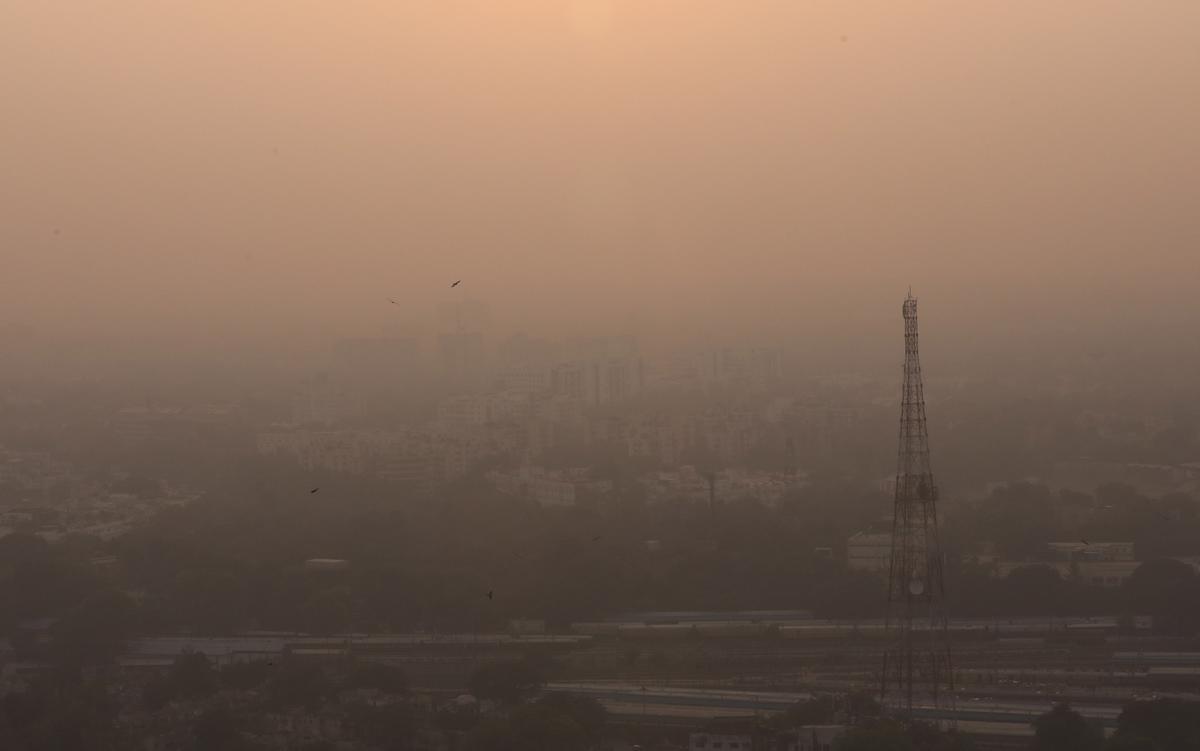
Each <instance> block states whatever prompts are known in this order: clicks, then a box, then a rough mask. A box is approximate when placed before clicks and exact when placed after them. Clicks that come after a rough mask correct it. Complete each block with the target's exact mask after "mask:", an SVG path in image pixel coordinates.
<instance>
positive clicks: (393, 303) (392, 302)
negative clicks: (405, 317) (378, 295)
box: [388, 297, 400, 305]
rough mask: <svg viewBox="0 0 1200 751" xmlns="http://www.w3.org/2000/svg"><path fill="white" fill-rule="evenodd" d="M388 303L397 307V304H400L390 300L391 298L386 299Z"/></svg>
mask: <svg viewBox="0 0 1200 751" xmlns="http://www.w3.org/2000/svg"><path fill="white" fill-rule="evenodd" d="M388 302H390V303H391V304H392V305H399V304H400V303H398V302H396V301H395V300H393V299H392V298H390V297H389V298H388Z"/></svg>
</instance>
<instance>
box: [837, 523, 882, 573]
mask: <svg viewBox="0 0 1200 751" xmlns="http://www.w3.org/2000/svg"><path fill="white" fill-rule="evenodd" d="M846 565H847V566H848V567H849V568H850V569H851V570H852V571H869V572H872V573H885V572H887V571H888V569H889V568H890V567H891V565H892V535H891V534H890V533H887V532H856V533H854V534H853V535H851V537H850V539H849V540H846Z"/></svg>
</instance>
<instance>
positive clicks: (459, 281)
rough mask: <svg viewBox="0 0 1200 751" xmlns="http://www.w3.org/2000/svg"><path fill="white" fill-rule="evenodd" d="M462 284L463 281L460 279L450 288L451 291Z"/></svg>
mask: <svg viewBox="0 0 1200 751" xmlns="http://www.w3.org/2000/svg"><path fill="white" fill-rule="evenodd" d="M460 284H462V279H459V280H458V281H456V282H454V283H453V284H451V285H450V288H451V289H453V288H455V287H457V286H458V285H460Z"/></svg>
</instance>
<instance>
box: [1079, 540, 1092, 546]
mask: <svg viewBox="0 0 1200 751" xmlns="http://www.w3.org/2000/svg"><path fill="white" fill-rule="evenodd" d="M1080 542H1082V543H1083V544H1084V545H1088V546H1090V545H1091V543H1090V542H1088V541H1087V540H1080Z"/></svg>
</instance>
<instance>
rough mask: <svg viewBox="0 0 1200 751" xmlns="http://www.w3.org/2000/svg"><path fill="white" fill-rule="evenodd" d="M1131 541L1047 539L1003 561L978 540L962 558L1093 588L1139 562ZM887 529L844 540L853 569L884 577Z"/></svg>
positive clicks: (996, 570) (1115, 583) (995, 570)
mask: <svg viewBox="0 0 1200 751" xmlns="http://www.w3.org/2000/svg"><path fill="white" fill-rule="evenodd" d="M1134 552H1135V551H1134V545H1133V543H1132V542H1099V541H1097V542H1090V541H1089V542H1084V541H1082V540H1080V541H1078V542H1048V543H1046V545H1045V548H1044V550H1043V551H1042V552H1041V554H1040V555H1037V556H1033V557H1030V558H1028V559H1025V560H1005V559H1002V558H1001V557H1000V556H998V555H997V553H996V546H995V545H994V544H991V543H981V544H980V545H978V546H977V549H976V550H975V551H973V552H972V553H971V554H969V555H968V556H965V560H966V561H967V562H969V563H972V564H974V565H978V566H982V567H984V568H985V569H987V571H988V572H989V573H990V574H991V575H992V576H993V577H995V578H1001V579H1002V578H1004V577H1006V576H1008V575H1009V574H1011V573H1012V572H1013V571H1015V570H1017V569H1019V568H1025V567H1028V566H1045V567H1048V568H1051V569H1053V570H1054V571H1056V572H1057V573H1058V575H1059V576H1060V577H1061V578H1062V579H1064V580H1071V581H1078V582H1081V583H1083V584H1088V585H1091V586H1096V587H1108V588H1115V587H1120V586H1121V585H1123V584H1124V583H1125V582H1126V581H1127V580H1128V579H1129V577H1130V576H1132V575H1133V572H1134V571H1136V570H1137V569H1138V567H1140V566H1141V565H1142V562H1141V561H1139V560H1138V559H1137V556H1135V554H1134ZM891 554H892V535H891V533H890V532H878V531H863V532H856V533H855V534H854V535H852V536H851V537H850V538H849V539H848V540H846V565H847V567H849V568H850V569H851V570H854V571H866V572H869V573H873V574H878V575H880V576H887V573H888V570H889V568H890V566H891Z"/></svg>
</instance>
